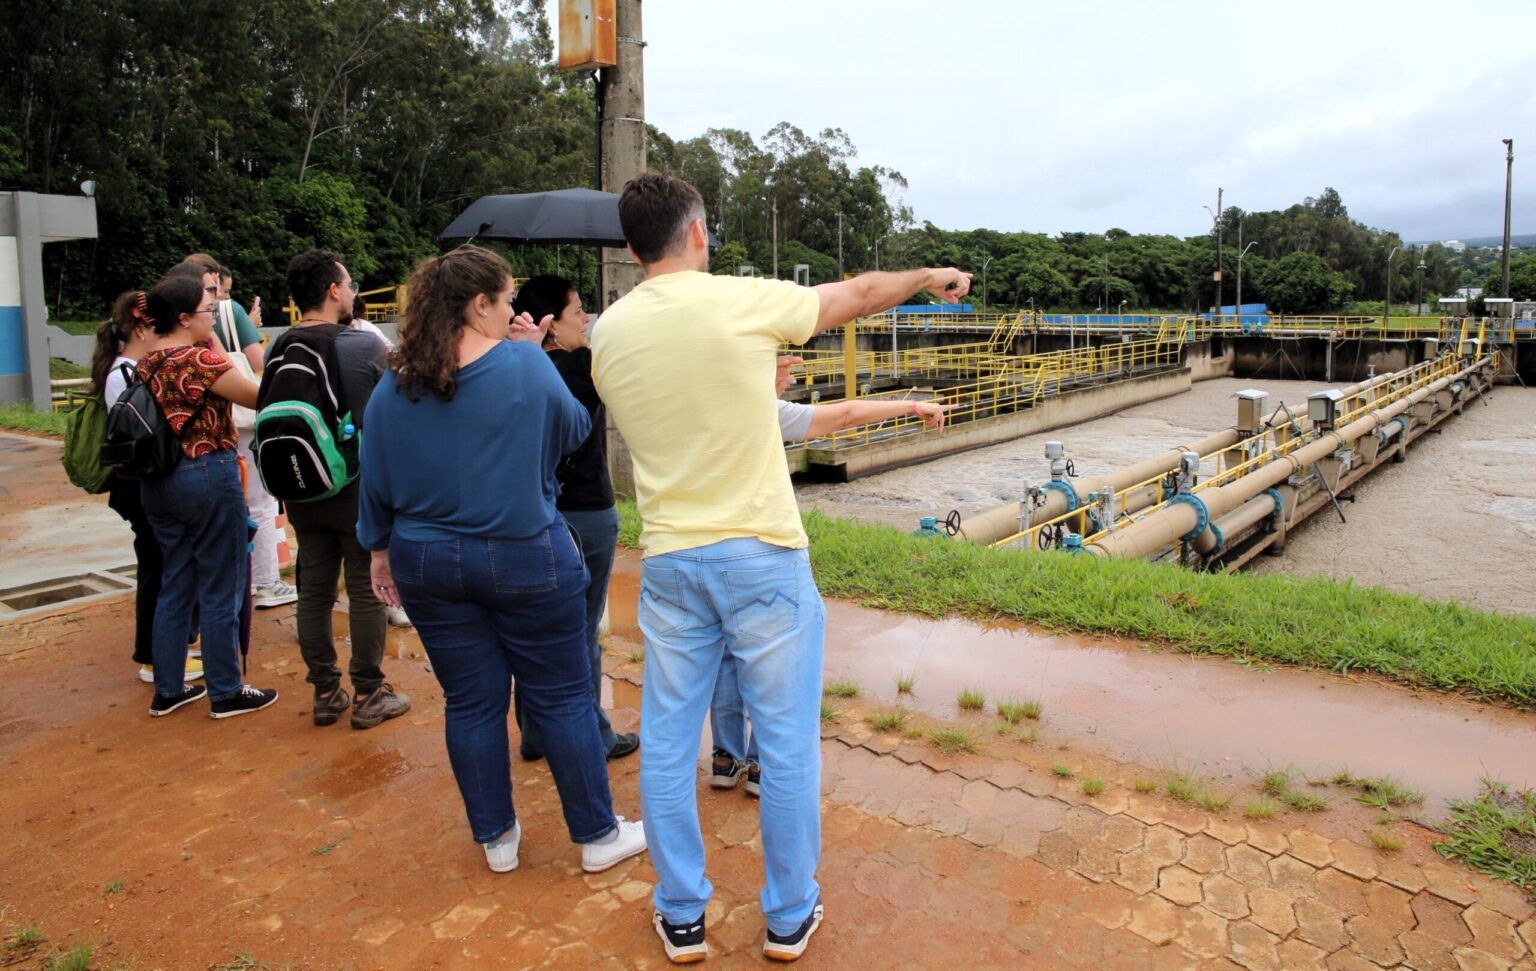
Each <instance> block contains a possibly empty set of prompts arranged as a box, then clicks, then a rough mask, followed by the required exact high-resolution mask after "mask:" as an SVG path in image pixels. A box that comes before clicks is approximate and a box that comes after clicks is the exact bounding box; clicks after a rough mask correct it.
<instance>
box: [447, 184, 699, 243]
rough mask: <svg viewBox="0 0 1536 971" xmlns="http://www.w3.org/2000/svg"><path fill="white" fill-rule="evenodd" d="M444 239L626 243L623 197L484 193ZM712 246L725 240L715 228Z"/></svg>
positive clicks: (582, 192) (581, 192) (588, 192)
mask: <svg viewBox="0 0 1536 971" xmlns="http://www.w3.org/2000/svg"><path fill="white" fill-rule="evenodd" d="M437 238H438V239H440V240H452V239H462V240H466V241H468V240H475V239H496V240H503V241H506V242H513V243H570V244H575V245H578V246H611V247H614V248H616V249H623V248H624V245H625V243H624V232H623V230H621V229H620V228H619V197H618V196H617V195H615V194H614V193H612V192H599V191H597V190H596V189H556V190H554V191H553V192H522V193H518V194H516V195H505V196H481V197H480V198H479V199H476V200H475V201H474V202H473V203H471V204H470V206H469V208H468V209H465V210H464V211H463V212H461V213H459V217H458V218H457V219H455V220H454V221H453V222H451V223H449V224H448V228H447V229H445V230H443V231H442V232H441V233H439V234H438V237H437ZM709 245H710V246H718V245H720V244H719V243H718V242H717V241H716V240H715V237H714V234H713V233H711V234H710V237H709Z"/></svg>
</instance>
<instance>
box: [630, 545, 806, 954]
mask: <svg viewBox="0 0 1536 971" xmlns="http://www.w3.org/2000/svg"><path fill="white" fill-rule="evenodd" d="M639 614H640V616H639V620H640V629H641V631H642V632H643V633H644V634H645V685H644V688H643V689H642V693H641V708H640V737H641V746H640V793H641V803H642V806H643V808H644V819H645V835H646V840H647V842H648V843H649V845H650V853H651V864H652V865H653V866H654V867H655V868H656V874H657V876H658V878H659V881H658V883H657V885H656V890H655V893H654V895H653V896H654V901H655V906H656V910H657V911H659V912H660V913H661V915H662V916H663V917H665V918H666V919H667V920H668V921H670V922H672V923H688V922H691V921H693V920H696V919H697V918H698V917H699V915H700V914H701V913H703V911H704V908H705V906H706V905H707V904H708V903H709V897H710V893H711V892H712V891H713V889H714V888H713V887H712V886H711V885H710V882H709V880H708V879H707V878H706V877H705V876H704V842H703V838H702V836H701V835H700V833H699V812H698V796H697V790H696V782H697V776H696V770H695V763H696V762H697V757H698V750H699V733H700V732H701V731H702V730H703V727H704V713H705V712H706V711H707V710H708V709H709V703H710V699H711V697H712V696H713V694H714V688H715V680H716V676H717V675H718V673H719V670H720V667H721V665H722V664H723V663H726V662H733V663H736V664H738V665H739V667H738V673H739V675H740V687H741V696H742V699H743V701H744V702H745V703H746V708H747V713H748V714H749V715H750V716H751V718H752V725H753V729H754V730H755V732H756V734H757V736H758V742H759V745H760V746H761V748H762V751H761V753H760V754H761V756H762V757H761V764H762V767H763V776H762V793H761V805H760V807H759V818H760V820H761V825H762V831H763V865H764V870H765V876H766V881H765V886H764V888H763V892H762V907H763V914H764V916H765V917H766V918H767V922H768V927H769V929H770V930H772V931H773V932H774V933H776V934H789V933H792V932H793V931H794V930H795V929H796V928H798V927H799V926H800V924H801V923H802V922H803V921H804V920H805V919H806V918H807V917H808V916H810V913H811V908H813V907H814V906H815V905H816V900H817V898H818V897H819V896H820V888H819V887H818V886H817V884H816V864H817V862H818V861H819V859H820V857H821V804H820V784H821V737H820V719H821V666H822V634H823V631H824V629H825V626H826V613H825V611H824V610H823V608H822V603H821V595H820V594H819V593H817V591H816V582H815V580H814V579H812V577H811V566H810V560H809V558H808V557H807V556H806V552H805V550H792V549H785V548H783V547H777V546H770V545H768V544H767V543H763V542H761V541H760V540H757V539H750V538H745V539H728V540H724V541H722V542H719V543H713V544H711V545H709V546H703V547H699V548H697V549H691V550H683V551H680V552H677V553H666V554H662V555H658V556H652V557H647V558H646V560H645V563H644V565H643V567H642V570H641V580H640V611H639Z"/></svg>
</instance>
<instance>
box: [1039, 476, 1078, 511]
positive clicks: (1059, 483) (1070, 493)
mask: <svg viewBox="0 0 1536 971" xmlns="http://www.w3.org/2000/svg"><path fill="white" fill-rule="evenodd" d="M1045 488H1046V490H1047V491H1051V492H1059V493H1061V494H1062V495H1064V496H1066V497H1067V512H1073V511H1074V510H1076V509H1077V507H1078V506H1081V505H1082V503H1081V502H1080V501H1078V498H1077V490H1076V489H1074V488H1072V483H1070V482H1068V481H1067V480H1066V479H1057V480H1055V481H1053V482H1047V483H1046V484H1045Z"/></svg>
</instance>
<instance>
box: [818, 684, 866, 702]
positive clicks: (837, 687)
mask: <svg viewBox="0 0 1536 971" xmlns="http://www.w3.org/2000/svg"><path fill="white" fill-rule="evenodd" d="M821 693H822V694H824V695H827V696H828V697H830V698H857V697H858V696H859V686H858V683H857V682H854V681H833V682H832V683H831V684H829V685H827V686H826V687H824V688H822V689H821Z"/></svg>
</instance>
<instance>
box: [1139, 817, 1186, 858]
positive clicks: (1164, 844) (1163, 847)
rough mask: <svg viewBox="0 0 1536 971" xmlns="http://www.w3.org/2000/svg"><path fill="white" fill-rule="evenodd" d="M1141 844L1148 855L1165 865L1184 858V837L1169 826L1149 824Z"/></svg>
mask: <svg viewBox="0 0 1536 971" xmlns="http://www.w3.org/2000/svg"><path fill="white" fill-rule="evenodd" d="M1141 846H1142V849H1143V850H1145V851H1146V854H1147V856H1149V857H1151V858H1152V859H1153V860H1156V861H1157V862H1158V863H1159V864H1161V865H1163V866H1168V865H1169V864H1173V863H1177V862H1179V861H1180V860H1182V859H1183V858H1184V837H1182V836H1180V835H1179V834H1178V833H1177V832H1175V831H1174V830H1172V829H1169V828H1168V827H1167V826H1149V827H1148V828H1147V832H1146V836H1145V837H1144V838H1143V839H1142V841H1141Z"/></svg>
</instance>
